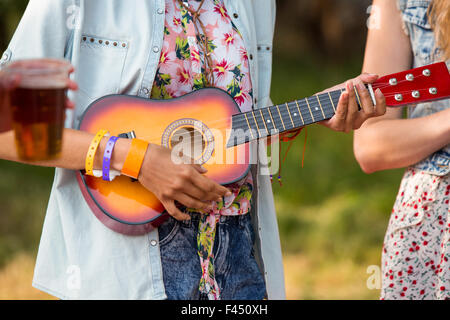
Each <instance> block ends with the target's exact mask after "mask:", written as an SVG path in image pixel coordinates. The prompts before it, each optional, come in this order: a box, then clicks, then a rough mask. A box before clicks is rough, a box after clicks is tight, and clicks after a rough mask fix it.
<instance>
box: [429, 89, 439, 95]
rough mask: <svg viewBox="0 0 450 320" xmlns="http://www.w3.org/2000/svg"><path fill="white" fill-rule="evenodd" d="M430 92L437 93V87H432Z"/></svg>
mask: <svg viewBox="0 0 450 320" xmlns="http://www.w3.org/2000/svg"><path fill="white" fill-rule="evenodd" d="M429 92H430V93H431V94H437V89H436V88H430V90H429Z"/></svg>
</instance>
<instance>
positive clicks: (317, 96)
mask: <svg viewBox="0 0 450 320" xmlns="http://www.w3.org/2000/svg"><path fill="white" fill-rule="evenodd" d="M316 98H317V101H318V102H319V106H320V110H321V111H322V116H323V118H324V119H325V118H326V117H325V112H323V108H322V104H321V103H320V99H319V95H318V94H316Z"/></svg>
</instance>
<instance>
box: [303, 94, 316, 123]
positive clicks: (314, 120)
mask: <svg viewBox="0 0 450 320" xmlns="http://www.w3.org/2000/svg"><path fill="white" fill-rule="evenodd" d="M305 101H306V104H307V105H308V109H309V113H310V114H311V117H312V120H313V122H316V119H314V116H313V113H312V111H311V106H310V105H309V101H308V98H305Z"/></svg>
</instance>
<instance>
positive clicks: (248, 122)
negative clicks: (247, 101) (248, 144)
mask: <svg viewBox="0 0 450 320" xmlns="http://www.w3.org/2000/svg"><path fill="white" fill-rule="evenodd" d="M244 116H245V120H247V124H248V128H249V130H250V135H251V136H252V139H255V136H254V135H253V129H252V127H251V126H250V121H248V117H247V114H246V113H244Z"/></svg>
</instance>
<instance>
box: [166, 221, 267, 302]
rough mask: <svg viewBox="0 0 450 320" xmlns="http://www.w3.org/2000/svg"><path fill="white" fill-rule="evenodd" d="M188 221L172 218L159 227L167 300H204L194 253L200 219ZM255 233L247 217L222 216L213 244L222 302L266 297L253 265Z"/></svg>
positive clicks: (256, 267)
mask: <svg viewBox="0 0 450 320" xmlns="http://www.w3.org/2000/svg"><path fill="white" fill-rule="evenodd" d="M191 217H192V220H191V221H186V222H185V221H183V222H181V221H177V220H175V219H173V218H172V217H171V218H170V219H169V220H168V221H166V222H165V223H164V224H163V225H161V226H160V227H159V239H160V250H161V261H162V268H163V276H164V285H165V288H166V294H167V297H168V299H169V300H202V299H207V297H205V296H203V295H202V294H200V292H199V283H200V278H201V276H202V270H201V267H200V258H199V256H198V253H197V233H198V226H199V220H200V216H199V215H198V214H193V215H191ZM254 243H255V234H254V230H253V226H252V223H251V216H250V214H247V215H244V216H232V217H228V216H222V217H221V219H220V222H219V223H218V224H217V231H216V239H215V241H214V248H213V252H214V256H215V272H216V280H217V283H218V284H219V287H220V290H221V299H222V300H262V299H264V298H265V297H266V286H265V282H264V277H263V275H262V273H261V271H260V269H259V267H258V265H257V263H256V259H255V256H254V251H253V245H254Z"/></svg>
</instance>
